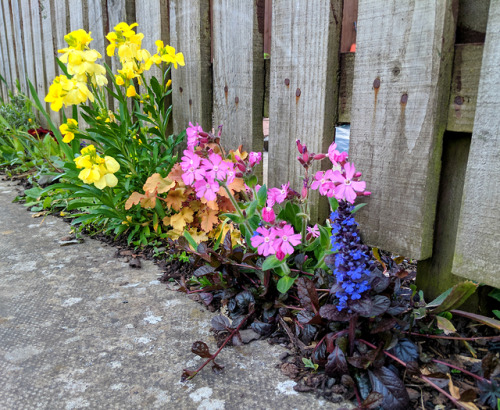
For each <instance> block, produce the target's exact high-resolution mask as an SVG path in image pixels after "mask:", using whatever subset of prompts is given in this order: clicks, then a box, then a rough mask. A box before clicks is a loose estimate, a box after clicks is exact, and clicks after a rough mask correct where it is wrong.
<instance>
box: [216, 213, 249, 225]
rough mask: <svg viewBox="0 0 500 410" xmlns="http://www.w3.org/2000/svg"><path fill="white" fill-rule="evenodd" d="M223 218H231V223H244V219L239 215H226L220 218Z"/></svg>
mask: <svg viewBox="0 0 500 410" xmlns="http://www.w3.org/2000/svg"><path fill="white" fill-rule="evenodd" d="M221 217H226V218H229V219H230V220H231V221H233V222H235V223H237V224H240V223H242V222H243V219H242V218H241V217H240V216H239V215H238V214H230V213H225V214H221V215H219V218H221Z"/></svg>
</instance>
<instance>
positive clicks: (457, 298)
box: [431, 281, 478, 314]
mask: <svg viewBox="0 0 500 410" xmlns="http://www.w3.org/2000/svg"><path fill="white" fill-rule="evenodd" d="M477 286H478V285H477V284H476V283H474V282H471V281H465V282H461V283H457V284H456V285H455V286H453V288H451V292H450V293H449V294H448V295H447V296H446V297H445V299H444V300H443V301H442V303H441V304H439V306H436V307H435V308H434V309H433V310H431V313H433V314H437V313H441V312H444V311H447V310H451V309H456V308H458V307H459V306H461V305H462V304H463V303H464V302H465V301H466V300H467V299H468V298H469V297H470V296H471V295H472V294H473V293H474V292H475V291H476V289H477Z"/></svg>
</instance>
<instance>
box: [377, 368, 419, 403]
mask: <svg viewBox="0 0 500 410" xmlns="http://www.w3.org/2000/svg"><path fill="white" fill-rule="evenodd" d="M368 376H369V377H370V382H371V384H372V389H373V391H375V392H378V393H380V394H381V395H382V397H383V398H384V400H383V402H382V403H381V406H382V407H383V408H384V409H391V410H400V409H406V408H407V407H408V405H409V404H410V397H409V396H408V392H407V391H406V388H405V385H404V383H403V381H402V380H401V379H400V378H399V377H398V376H397V375H396V374H394V373H393V372H392V371H391V370H389V369H388V368H387V367H381V368H380V369H375V370H373V371H370V370H368Z"/></svg>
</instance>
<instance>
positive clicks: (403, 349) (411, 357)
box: [389, 338, 418, 363]
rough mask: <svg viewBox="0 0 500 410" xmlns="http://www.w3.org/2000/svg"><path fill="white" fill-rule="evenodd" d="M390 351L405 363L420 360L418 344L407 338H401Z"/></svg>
mask: <svg viewBox="0 0 500 410" xmlns="http://www.w3.org/2000/svg"><path fill="white" fill-rule="evenodd" d="M389 352H390V353H392V354H393V355H394V356H396V357H397V358H398V359H400V360H402V361H403V362H405V363H408V362H412V361H416V360H418V348H417V346H415V344H414V343H413V342H410V341H409V340H408V339H406V338H404V339H400V340H399V342H398V344H397V345H396V346H394V347H393V348H392V349H391V350H390V351H389Z"/></svg>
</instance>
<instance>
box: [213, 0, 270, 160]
mask: <svg viewBox="0 0 500 410" xmlns="http://www.w3.org/2000/svg"><path fill="white" fill-rule="evenodd" d="M259 3H260V4H259ZM212 7H213V9H212V10H213V11H212V12H213V21H217V24H215V25H214V26H213V27H212V41H213V81H214V82H213V98H214V102H213V110H214V121H215V122H214V126H215V127H217V126H219V125H221V124H222V125H223V126H224V128H223V135H224V137H223V142H224V146H225V148H226V149H231V148H232V149H236V148H237V147H238V146H239V145H240V144H243V146H244V149H245V150H247V151H259V152H260V151H262V150H263V147H264V133H263V129H262V107H263V103H264V44H263V41H264V37H263V35H264V19H263V17H264V2H263V1H259V0H238V1H236V0H232V1H229V0H213V3H212ZM258 13H261V15H262V21H261V24H260V25H259V22H258Z"/></svg>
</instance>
